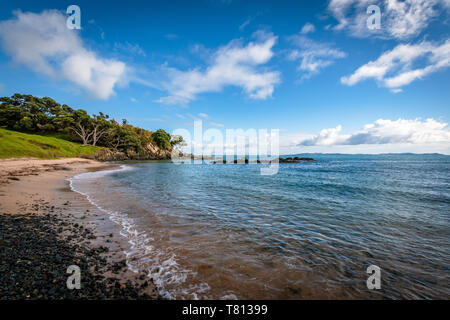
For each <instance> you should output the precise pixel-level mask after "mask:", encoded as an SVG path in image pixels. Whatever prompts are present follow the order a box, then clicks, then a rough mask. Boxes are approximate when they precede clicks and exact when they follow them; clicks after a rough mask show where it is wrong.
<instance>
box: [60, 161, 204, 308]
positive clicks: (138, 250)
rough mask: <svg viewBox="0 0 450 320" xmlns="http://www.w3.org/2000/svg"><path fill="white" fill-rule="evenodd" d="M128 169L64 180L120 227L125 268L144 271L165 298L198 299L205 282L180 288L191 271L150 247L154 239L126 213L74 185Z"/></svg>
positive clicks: (136, 271) (202, 291)
mask: <svg viewBox="0 0 450 320" xmlns="http://www.w3.org/2000/svg"><path fill="white" fill-rule="evenodd" d="M130 170H134V168H133V167H130V166H127V165H123V166H121V167H120V168H119V169H114V170H104V171H96V172H87V173H81V174H78V175H76V176H74V177H72V178H70V179H68V181H69V184H70V188H71V189H72V190H73V191H74V192H77V193H79V194H81V195H83V196H85V197H86V199H87V200H88V201H89V203H91V204H92V205H94V206H95V207H97V208H98V209H99V210H100V211H102V212H104V213H106V214H107V215H108V217H109V219H110V220H111V221H113V222H114V223H116V224H117V225H119V226H121V228H122V230H121V231H120V235H121V236H123V237H124V238H125V239H127V242H128V243H129V244H130V247H129V248H128V249H127V250H126V251H125V252H124V254H125V256H126V260H127V267H128V268H129V269H130V270H131V271H133V272H135V273H138V272H140V271H144V270H145V271H147V272H148V276H149V277H150V278H153V282H154V283H155V285H156V286H157V287H158V291H159V294H160V295H161V296H163V297H165V298H167V299H176V298H189V299H199V295H201V297H205V296H204V294H205V293H206V292H207V291H209V290H210V287H209V285H208V284H207V283H200V284H198V285H189V286H187V287H186V286H185V287H183V286H182V284H183V283H185V282H186V280H187V278H188V277H189V276H195V272H192V271H191V270H187V269H183V268H181V267H180V266H179V264H178V262H177V260H176V255H175V254H173V253H170V252H165V251H163V250H160V249H157V248H155V247H154V246H152V245H151V244H150V243H151V242H152V241H154V238H153V237H151V236H149V235H148V234H147V232H144V231H139V230H138V225H137V224H136V223H135V221H134V220H133V219H132V218H130V217H129V216H128V215H127V214H125V213H121V212H119V211H115V210H108V209H106V208H105V207H103V206H102V205H100V204H99V203H98V201H96V200H94V199H93V196H92V195H91V194H89V193H88V192H85V191H81V189H82V188H79V187H78V188H77V187H76V186H75V184H76V182H81V183H83V182H84V183H86V182H87V183H89V181H94V180H97V179H98V178H101V177H104V176H107V175H110V174H113V173H117V172H123V171H130ZM167 286H171V287H175V288H176V289H170V290H168V289H166V287H167Z"/></svg>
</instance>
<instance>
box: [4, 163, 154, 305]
mask: <svg viewBox="0 0 450 320" xmlns="http://www.w3.org/2000/svg"><path fill="white" fill-rule="evenodd" d="M117 166H118V165H115V164H110V163H101V162H97V161H93V160H87V159H75V158H74V159H58V160H34V159H13V160H0V215H1V217H2V218H1V219H2V223H3V225H2V235H1V236H0V253H1V254H2V255H3V256H4V257H3V256H2V258H3V259H2V260H3V261H2V263H1V264H0V266H1V268H2V269H5V270H3V272H2V273H1V274H0V279H1V281H0V287H1V288H0V299H59V298H70V299H72V298H75V299H76V298H83V299H86V298H88V299H129V298H132V299H137V298H146V299H157V298H159V294H158V292H157V288H156V287H155V285H154V284H153V281H152V280H153V279H151V278H149V277H147V276H146V275H145V274H144V273H135V272H132V271H131V270H129V269H128V268H127V264H126V256H125V254H124V247H125V246H126V243H125V242H124V239H123V237H122V236H121V235H120V234H119V232H120V228H119V227H118V226H117V225H115V224H114V223H113V222H112V221H110V220H109V218H108V216H107V215H106V214H105V213H103V212H101V211H100V210H98V209H97V208H96V207H94V206H93V205H91V204H90V203H89V202H88V201H87V200H86V199H85V197H84V196H82V195H80V194H78V193H75V192H73V191H71V189H70V186H69V181H68V180H67V179H68V178H70V177H73V176H74V175H76V174H79V173H82V172H87V171H92V170H105V169H111V168H114V167H117ZM22 232H23V234H24V235H26V237H27V238H26V239H22V238H21V234H20V233H22ZM45 232H48V239H52V241H51V242H50V244H47V245H46V244H45V243H46V242H45V240H46V239H45V238H46V237H45ZM28 240H29V241H28ZM42 243H44V246H43V247H42V246H40V247H39V246H37V247H36V248H40V250H42V248H44V250H46V252H45V253H42V252H32V253H31V255H32V257H30V259H28V260H27V258H26V257H21V252H20V251H21V250H22V251H23V250H29V249H30V248H34V246H35V245H36V244H41V245H42ZM48 246H50V251H49V250H47V248H48ZM36 250H38V249H36ZM62 250H66V251H67V250H75V251H76V252H77V253H76V254H70V255H69V254H66V253H65V252H64V251H62ZM28 254H30V253H28ZM80 257H81V258H82V261H84V263H85V269H86V268H87V269H88V270H82V271H81V276H82V278H81V279H82V280H81V281H82V289H81V290H74V291H71V292H69V291H68V290H67V289H66V288H60V287H57V288H56V289H53V287H52V283H55V282H56V285H57V286H65V282H64V283H60V282H61V281H63V280H64V279H67V277H68V276H69V275H68V274H66V273H65V272H66V269H65V268H64V269H62V267H63V266H64V265H63V264H61V263H60V262H61V260H62V261H64V262H65V263H66V264H68V263H70V261H71V260H70V259H74V260H77V261H78V263H81V264H83V263H82V262H80V261H79V258H80ZM12 258H14V259H17V261H19V262H20V261H22V260H23V261H28V262H27V263H25V267H27V264H28V265H29V266H30V267H31V266H33V267H34V268H33V269H30V270H36V268H38V269H39V270H41V269H43V271H45V270H47V269H53V268H56V267H57V268H58V269H57V270H50V271H51V272H50V276H49V277H47V278H46V280H45V281H46V283H42V280H40V281H41V282H40V284H39V283H38V285H36V284H35V285H34V286H31V285H30V283H35V282H36V281H35V280H36V279H35V278H39V276H36V277H35V276H34V275H33V274H29V275H28V276H27V275H25V276H21V274H22V273H24V272H25V273H26V271H27V268H25V269H24V267H23V266H21V263H14V261H9V260H11V259H12ZM83 259H84V260H83ZM17 261H16V262H17ZM55 261H56V262H55ZM77 261H74V262H73V263H71V264H75V265H76V264H77ZM58 263H59V264H58ZM69 265H70V264H69ZM36 266H37V267H36ZM67 267H68V266H67ZM82 269H83V268H82ZM83 272H85V273H86V274H85V277H84V279H85V283H83ZM52 275H53V276H52ZM10 278H12V279H16V278H17V279H16V282H15V283H9V282H8V281H10V280H9V279H10ZM56 280H58V281H56ZM21 281H22V282H24V283H21ZM13 282H14V281H13ZM25 282H26V283H25ZM37 282H39V281H37ZM86 282H87V283H86ZM89 282H90V283H89ZM95 282H99V283H95ZM83 285H84V286H83ZM83 289H84V290H83ZM83 291H84V292H83Z"/></svg>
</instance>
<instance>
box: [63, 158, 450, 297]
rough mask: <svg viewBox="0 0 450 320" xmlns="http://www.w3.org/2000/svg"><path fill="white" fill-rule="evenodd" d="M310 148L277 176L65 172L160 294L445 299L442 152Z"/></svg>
mask: <svg viewBox="0 0 450 320" xmlns="http://www.w3.org/2000/svg"><path fill="white" fill-rule="evenodd" d="M313 157H314V158H315V159H317V160H318V161H317V162H316V163H299V164H280V168H279V172H278V174H276V175H273V176H263V175H260V168H261V166H262V165H256V164H251V165H245V164H235V165H208V164H202V165H188V164H183V165H175V164H173V163H170V162H147V163H134V164H126V165H125V166H124V167H123V169H122V170H120V171H115V172H108V173H88V174H84V175H81V176H78V177H76V178H75V179H74V180H73V181H72V182H73V186H74V188H76V189H77V190H79V191H82V192H84V193H85V194H87V195H88V196H89V197H90V199H91V200H92V201H93V202H94V203H95V204H97V205H99V206H101V208H102V209H103V210H105V212H107V213H108V214H110V216H111V218H112V219H113V220H114V221H116V222H117V223H118V224H120V225H121V226H122V227H123V233H122V234H123V236H124V237H125V238H126V239H127V240H128V241H129V243H130V245H129V246H130V249H129V251H128V263H129V266H130V267H131V268H134V269H136V270H137V269H141V270H148V271H149V272H150V276H151V277H152V278H154V279H155V281H156V282H157V283H158V286H159V287H160V289H161V291H162V292H163V294H165V295H166V296H167V297H168V298H176V299H183V298H188V299H191V298H199V299H202V298H203V299H205V298H206V299H208V298H216V299H219V298H223V299H233V298H240V299H302V298H325V299H327V298H339V299H352V298H363V299H365V298H370V299H378V298H393V299H402V298H413V299H417V298H446V299H448V298H450V288H449V283H450V282H449V274H450V273H449V268H450V245H449V235H450V225H449V217H450V157H449V156H440V155H378V156H370V155H364V156H356V155H352V156H350V155H314V156H313ZM369 265H377V266H379V267H380V268H381V285H382V288H381V289H380V290H369V289H367V286H366V279H367V277H368V276H369V275H368V274H367V273H366V269H367V267H368V266H369Z"/></svg>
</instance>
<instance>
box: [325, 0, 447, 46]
mask: <svg viewBox="0 0 450 320" xmlns="http://www.w3.org/2000/svg"><path fill="white" fill-rule="evenodd" d="M369 5H378V6H379V7H380V9H381V14H382V20H381V29H379V30H376V29H374V30H369V29H368V28H367V18H368V17H369V14H367V12H366V10H367V7H368V6H369ZM449 8H450V2H449V1H448V0H402V1H401V0H331V1H330V2H329V5H328V10H329V12H330V13H331V15H333V16H334V17H335V18H336V20H337V21H338V24H337V25H336V26H335V27H334V28H335V29H336V30H346V31H348V32H349V33H350V34H351V35H353V36H356V37H369V36H373V35H376V36H380V37H382V38H393V39H399V40H405V39H409V38H412V37H415V36H417V35H419V34H420V33H421V32H422V31H423V30H424V29H425V28H426V27H428V25H429V23H430V22H431V21H433V19H435V18H437V17H438V16H439V15H440V14H441V13H442V11H446V10H448V9H449Z"/></svg>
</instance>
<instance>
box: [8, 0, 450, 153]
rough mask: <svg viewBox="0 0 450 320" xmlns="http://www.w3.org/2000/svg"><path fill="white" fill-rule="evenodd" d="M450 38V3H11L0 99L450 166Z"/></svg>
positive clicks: (298, 149) (284, 149) (306, 148)
mask: <svg viewBox="0 0 450 320" xmlns="http://www.w3.org/2000/svg"><path fill="white" fill-rule="evenodd" d="M70 5H77V6H78V7H79V8H80V17H81V19H80V20H81V22H80V27H81V29H73V28H68V27H67V19H68V18H70V16H71V14H73V11H71V12H70V13H69V14H68V13H67V12H66V11H67V8H68V7H69V6H70ZM371 5H372V6H373V5H375V6H376V8H375V9H374V8H373V7H370V6H371ZM369 7H370V8H371V9H370V10H369V9H368V8H369ZM377 8H378V9H377ZM377 10H379V15H378V14H377V13H378V12H377ZM378 17H379V19H378ZM70 21H72V20H70ZM368 21H369V22H370V23H369V25H368ZM378 22H379V24H378ZM449 26H450V1H449V0H403V1H400V0H379V1H378V0H370V1H368V0H359V1H355V0H331V1H250V0H189V1H188V0H183V1H171V0H165V1H156V0H155V1H136V0H128V1H118V0H117V1H84V0H76V1H74V2H66V1H21V0H14V1H9V0H6V1H5V0H4V1H1V2H0V74H1V77H0V95H1V96H11V95H13V94H14V93H24V94H32V95H36V96H40V97H44V96H49V97H52V98H53V99H55V100H56V101H58V102H59V103H64V104H67V105H70V106H71V107H74V108H82V109H85V110H87V111H88V112H89V113H91V114H94V113H98V112H100V111H101V112H104V113H106V114H109V115H110V117H111V118H114V119H117V120H121V119H124V118H126V119H127V120H128V121H129V122H130V123H131V124H133V125H136V126H139V127H142V128H145V129H149V130H155V129H158V128H164V129H165V130H167V131H168V132H174V131H175V130H177V129H186V130H188V131H191V132H192V130H193V126H194V120H202V124H203V130H207V129H208V128H213V129H217V130H219V131H221V132H224V133H225V131H226V130H227V129H243V130H248V129H256V130H260V129H265V130H268V131H269V132H270V130H273V129H279V132H280V144H281V150H280V153H282V154H295V153H310V152H324V153H391V152H394V153H397V152H413V153H432V152H438V153H444V154H450V128H449V125H448V122H449V121H450V90H449V89H450V85H449V84H450V28H449Z"/></svg>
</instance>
